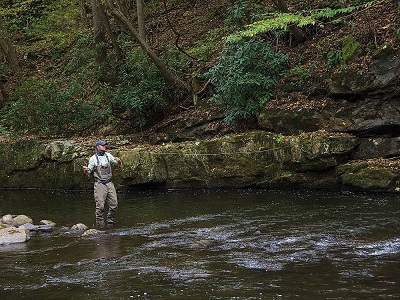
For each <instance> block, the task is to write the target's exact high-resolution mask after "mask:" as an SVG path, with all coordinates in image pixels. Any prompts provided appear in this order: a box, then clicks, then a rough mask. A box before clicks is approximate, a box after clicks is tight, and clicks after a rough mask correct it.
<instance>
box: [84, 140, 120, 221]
mask: <svg viewBox="0 0 400 300" xmlns="http://www.w3.org/2000/svg"><path fill="white" fill-rule="evenodd" d="M106 145H107V143H106V142H105V141H97V142H96V144H95V147H96V153H95V154H94V155H93V156H92V157H90V159H89V164H88V165H87V166H82V169H83V171H84V172H85V173H86V174H87V175H88V176H89V175H92V176H93V178H94V200H95V202H96V225H97V226H100V227H102V226H104V211H105V210H104V206H105V203H107V204H108V213H107V223H108V224H114V223H115V212H116V210H117V207H118V199H117V192H116V190H115V186H114V184H113V183H112V181H111V178H112V170H111V164H121V159H119V158H118V157H114V156H112V155H111V154H110V153H108V152H106Z"/></svg>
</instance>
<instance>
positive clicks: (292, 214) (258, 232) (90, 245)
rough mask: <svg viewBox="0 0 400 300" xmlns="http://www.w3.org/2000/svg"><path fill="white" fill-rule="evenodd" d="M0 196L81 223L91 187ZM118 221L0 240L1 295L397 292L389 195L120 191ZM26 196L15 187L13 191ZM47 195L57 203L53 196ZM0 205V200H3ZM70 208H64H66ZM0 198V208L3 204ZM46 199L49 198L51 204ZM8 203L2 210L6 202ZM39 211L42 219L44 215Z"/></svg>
mask: <svg viewBox="0 0 400 300" xmlns="http://www.w3.org/2000/svg"><path fill="white" fill-rule="evenodd" d="M54 195H55V194H54V193H49V194H46V193H45V194H40V193H38V194H34V195H31V196H30V198H29V199H30V200H29V201H33V199H34V201H35V205H32V204H31V203H28V204H26V205H25V202H26V200H25V201H20V200H15V199H21V198H22V199H24V197H15V196H13V197H14V200H11V202H12V203H10V200H9V199H5V198H7V197H6V196H4V195H3V196H0V204H1V209H0V210H1V211H5V212H6V213H10V211H9V210H8V209H9V208H10V207H12V208H14V209H15V208H16V206H15V203H14V202H15V201H16V202H18V206H17V207H18V209H19V211H23V212H24V213H26V214H28V215H32V217H33V218H34V220H35V219H36V218H44V217H43V216H44V215H46V214H48V213H49V207H51V209H52V210H51V212H52V216H53V218H54V219H55V220H56V223H58V224H60V226H61V225H72V224H74V223H77V222H83V223H85V222H86V223H89V224H90V222H92V217H93V207H92V201H91V194H85V193H78V194H74V195H73V197H71V195H70V194H62V193H60V194H56V197H54ZM119 198H120V207H121V209H120V210H119V215H118V216H117V220H118V224H117V225H116V226H115V227H114V228H108V229H105V233H104V234H100V235H98V236H91V237H82V236H80V234H76V233H70V232H68V231H63V230H56V231H55V232H53V233H51V234H37V235H35V236H33V237H32V240H31V241H30V242H29V243H27V244H24V245H19V246H18V247H21V248H15V249H14V250H13V251H7V250H5V249H6V248H3V249H1V248H0V261H2V263H3V265H5V266H6V267H5V268H4V270H5V271H6V273H3V274H7V276H4V275H0V286H3V287H4V288H3V290H2V291H1V290H0V297H1V298H3V297H6V296H8V297H9V298H11V299H13V298H16V297H17V296H18V297H21V295H22V296H23V297H24V299H40V298H48V299H65V293H64V292H62V291H68V298H69V297H72V296H73V298H74V299H78V300H79V299H87V297H89V295H90V298H91V299H132V298H137V299H170V298H173V299H188V298H191V299H293V298H300V299H309V298H312V299H328V298H329V299H366V298H369V299H376V298H397V297H399V296H400V288H399V287H398V282H399V280H400V278H399V277H400V260H399V258H400V238H399V237H398V212H399V208H400V205H399V201H398V200H397V198H396V197H395V196H391V195H372V196H371V195H352V194H333V193H322V192H301V193H300V192H276V191H194V192H184V191H168V192H163V193H156V192H147V193H145V192H138V193H132V194H121V195H120V196H119ZM25 199H26V198H25ZM53 202H60V203H59V204H55V203H53ZM3 204H6V205H3ZM77 206H80V210H79V211H76V209H75V208H76V207H77ZM7 207H8V208H7ZM57 207H58V208H57ZM11 213H12V212H11ZM45 218H46V219H51V218H50V217H49V216H48V215H46V216H45Z"/></svg>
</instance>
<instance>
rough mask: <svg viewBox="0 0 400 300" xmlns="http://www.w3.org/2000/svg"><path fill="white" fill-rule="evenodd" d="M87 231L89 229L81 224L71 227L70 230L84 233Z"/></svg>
mask: <svg viewBox="0 0 400 300" xmlns="http://www.w3.org/2000/svg"><path fill="white" fill-rule="evenodd" d="M88 229H89V227H87V226H86V225H85V224H83V223H78V224H75V225H74V226H72V227H71V230H73V231H86V230H88Z"/></svg>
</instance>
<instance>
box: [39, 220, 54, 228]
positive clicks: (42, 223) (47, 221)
mask: <svg viewBox="0 0 400 300" xmlns="http://www.w3.org/2000/svg"><path fill="white" fill-rule="evenodd" d="M39 224H40V225H48V226H52V227H55V226H56V223H55V222H53V221H50V220H41V221H40V222H39Z"/></svg>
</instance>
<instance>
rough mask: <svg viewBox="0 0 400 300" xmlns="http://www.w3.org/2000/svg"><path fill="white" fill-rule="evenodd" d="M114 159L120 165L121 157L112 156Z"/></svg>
mask: <svg viewBox="0 0 400 300" xmlns="http://www.w3.org/2000/svg"><path fill="white" fill-rule="evenodd" d="M114 158H115V161H116V162H117V163H118V164H119V165H120V164H121V163H122V161H121V159H120V158H119V157H114Z"/></svg>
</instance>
